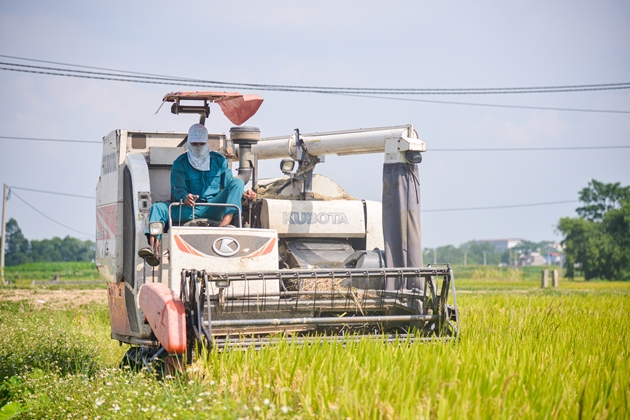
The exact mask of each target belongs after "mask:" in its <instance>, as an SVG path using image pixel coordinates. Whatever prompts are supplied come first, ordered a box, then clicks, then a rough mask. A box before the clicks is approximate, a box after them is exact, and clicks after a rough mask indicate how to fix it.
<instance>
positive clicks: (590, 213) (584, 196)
mask: <svg viewBox="0 0 630 420" xmlns="http://www.w3.org/2000/svg"><path fill="white" fill-rule="evenodd" d="M579 196H580V201H581V202H582V203H584V205H583V206H582V207H578V208H577V209H576V211H577V214H578V215H580V217H582V218H584V219H586V220H591V221H593V222H601V221H602V220H603V219H604V215H605V214H606V213H607V212H608V211H610V210H614V209H617V210H618V209H620V208H621V206H622V203H623V202H625V201H630V186H627V187H622V186H621V185H619V183H618V182H615V183H614V184H604V183H603V182H599V181H596V180H594V179H593V180H591V182H589V183H588V186H587V187H586V188H583V189H582V191H580V195H579Z"/></svg>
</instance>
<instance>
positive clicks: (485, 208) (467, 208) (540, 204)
mask: <svg viewBox="0 0 630 420" xmlns="http://www.w3.org/2000/svg"><path fill="white" fill-rule="evenodd" d="M568 203H579V201H578V200H567V201H549V202H546V203H528V204H508V205H504V206H486V207H462V208H454V209H431V210H420V212H422V213H434V212H446V211H470V210H495V209H510V208H517V207H536V206H552V205H556V204H568Z"/></svg>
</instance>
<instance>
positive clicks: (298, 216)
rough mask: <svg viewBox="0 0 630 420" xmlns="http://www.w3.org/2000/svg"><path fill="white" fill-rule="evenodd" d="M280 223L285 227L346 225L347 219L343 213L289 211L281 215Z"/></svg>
mask: <svg viewBox="0 0 630 420" xmlns="http://www.w3.org/2000/svg"><path fill="white" fill-rule="evenodd" d="M282 223H284V224H285V225H287V224H289V225H316V224H318V223H319V224H320V225H326V224H329V223H332V224H333V225H347V224H348V217H347V216H346V214H345V213H337V212H330V213H329V212H321V213H315V212H311V211H291V212H284V213H282Z"/></svg>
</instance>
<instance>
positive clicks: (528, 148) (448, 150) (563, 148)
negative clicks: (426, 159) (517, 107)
mask: <svg viewBox="0 0 630 420" xmlns="http://www.w3.org/2000/svg"><path fill="white" fill-rule="evenodd" d="M601 149H630V145H628V146H573V147H514V148H490V149H429V150H428V151H429V152H521V151H523V152H531V151H537V150H601Z"/></svg>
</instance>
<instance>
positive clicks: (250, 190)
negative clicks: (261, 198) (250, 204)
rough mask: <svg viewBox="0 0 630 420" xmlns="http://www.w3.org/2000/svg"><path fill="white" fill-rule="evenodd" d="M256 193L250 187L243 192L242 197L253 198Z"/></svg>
mask: <svg viewBox="0 0 630 420" xmlns="http://www.w3.org/2000/svg"><path fill="white" fill-rule="evenodd" d="M256 197H258V195H257V194H256V193H255V192H254V190H252V189H251V188H250V189H249V190H247V191H245V192H244V193H243V198H245V199H247V200H255V199H256Z"/></svg>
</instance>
